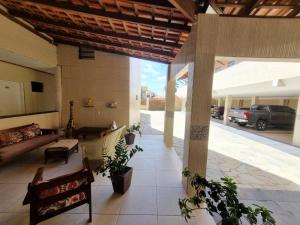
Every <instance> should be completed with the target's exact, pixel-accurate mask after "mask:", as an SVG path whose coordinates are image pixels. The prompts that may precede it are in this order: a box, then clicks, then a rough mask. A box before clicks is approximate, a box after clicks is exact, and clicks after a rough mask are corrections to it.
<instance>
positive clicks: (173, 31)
mask: <svg viewBox="0 0 300 225" xmlns="http://www.w3.org/2000/svg"><path fill="white" fill-rule="evenodd" d="M0 4H2V5H3V6H4V7H5V8H6V9H7V10H8V14H9V16H14V17H20V18H22V19H24V20H25V21H26V22H28V23H30V24H31V25H32V26H33V27H34V28H35V30H36V31H38V32H42V33H45V34H47V35H48V36H50V37H52V38H53V40H54V42H55V43H63V44H69V45H75V46H84V47H89V48H93V49H97V50H101V51H105V52H111V53H117V54H121V55H127V56H132V57H137V58H141V59H147V60H153V61H157V62H162V63H170V62H172V60H173V59H174V57H175V56H176V54H177V53H178V52H179V50H180V48H181V46H182V44H183V43H184V42H185V41H186V39H187V37H188V35H189V32H190V29H191V26H192V22H193V21H194V20H195V15H196V14H197V13H205V12H206V9H207V7H208V5H209V4H210V5H211V6H212V7H213V8H214V9H215V11H216V12H217V13H218V14H221V15H227V16H263V17H268V16H269V17H270V16H272V17H274V16H280V17H297V16H300V15H299V14H300V13H299V12H300V11H299V7H300V6H299V4H300V0H210V1H209V0H194V1H192V0H0Z"/></svg>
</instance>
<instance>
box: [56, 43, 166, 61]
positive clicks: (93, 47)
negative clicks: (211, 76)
mask: <svg viewBox="0 0 300 225" xmlns="http://www.w3.org/2000/svg"><path fill="white" fill-rule="evenodd" d="M55 42H56V43H60V44H66V45H72V46H76V47H85V48H91V49H94V50H98V51H102V52H107V53H112V54H117V55H124V56H128V57H134V58H138V59H144V60H149V61H153V62H159V63H164V64H170V61H163V60H157V59H154V58H150V57H144V56H137V55H131V54H128V53H125V52H121V51H117V50H112V49H106V48H100V47H97V46H92V45H88V44H86V45H82V44H80V43H79V42H72V41H66V40H62V39H55Z"/></svg>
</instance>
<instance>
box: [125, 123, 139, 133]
mask: <svg viewBox="0 0 300 225" xmlns="http://www.w3.org/2000/svg"><path fill="white" fill-rule="evenodd" d="M126 131H127V133H128V134H134V133H136V132H138V133H139V135H142V130H141V124H140V123H138V124H133V125H132V126H130V127H129V128H127V129H126Z"/></svg>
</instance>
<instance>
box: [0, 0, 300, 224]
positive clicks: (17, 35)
mask: <svg viewBox="0 0 300 225" xmlns="http://www.w3.org/2000/svg"><path fill="white" fill-rule="evenodd" d="M299 17H300V11H299V3H298V2H297V1H293V0H288V1H285V0H282V1H275V0H272V1H262V0H258V1H252V0H247V1H242V0H241V1H235V2H234V3H233V2H229V1H221V0H212V1H208V0H206V1H202V0H196V1H192V0H188V1H187V0H185V1H182V0H169V1H167V0H164V1H157V0H153V1H145V0H97V1H96V0H55V1H43V0H24V1H19V0H0V27H1V28H2V29H1V31H0V33H1V35H0V82H1V83H0V85H1V86H0V87H1V88H0V100H1V101H0V103H1V109H0V129H1V131H0V137H1V140H0V191H1V196H0V224H6V225H14V224H15V225H17V224H18V225H21V224H29V223H30V224H36V223H37V222H36V220H34V218H33V217H32V216H29V215H32V214H33V213H32V212H33V209H32V208H31V209H30V208H29V206H28V205H25V206H24V205H22V201H23V199H24V197H25V196H26V201H29V200H28V199H30V201H32V202H34V201H35V200H38V201H39V203H38V204H37V205H38V206H40V205H42V206H43V204H46V203H47V201H48V200H45V198H46V199H47V198H48V199H52V201H54V200H56V199H59V197H62V196H63V195H64V192H68V193H67V194H68V196H67V197H68V198H66V199H65V200H66V201H64V203H63V204H65V205H67V204H69V202H68V201H70V202H71V204H73V206H74V207H75V206H78V207H76V208H74V209H72V210H68V211H66V212H65V213H63V214H60V215H57V216H55V217H53V218H50V217H52V216H51V215H54V214H55V213H54V214H53V211H51V210H54V211H59V210H60V209H58V210H57V208H54V209H51V208H50V213H49V215H50V216H49V218H48V217H47V216H45V218H46V221H43V222H41V224H59V225H60V224H65V225H68V224H74V225H75V224H76V225H77V224H78V225H79V224H82V225H83V224H103V225H143V224H144V225H168V224H170V225H171V224H172V225H173V224H176V225H177V224H178V225H182V224H186V223H187V222H186V221H185V220H184V218H183V217H182V215H181V212H180V210H179V206H178V199H179V198H182V197H185V196H190V195H191V194H192V193H193V192H194V190H193V187H192V186H191V183H190V180H189V179H186V178H183V176H182V170H183V168H188V169H189V170H190V171H191V172H192V173H198V174H200V175H201V176H203V177H208V178H210V177H211V178H219V177H220V176H223V175H225V174H220V173H219V171H217V172H216V173H215V174H214V175H216V174H217V173H218V174H217V176H209V173H208V172H212V171H209V170H210V169H211V168H210V167H209V164H210V160H209V158H208V143H209V140H208V138H209V129H210V119H209V117H210V103H211V97H212V93H211V92H212V77H213V73H214V69H215V67H216V65H215V59H216V57H221V60H222V57H236V58H239V57H246V58H247V57H249V58H252V57H253V58H260V59H262V60H263V59H264V58H268V59H271V60H272V59H279V58H280V59H284V60H287V61H288V60H294V61H299V58H300V33H299V32H300V30H299V27H300V21H299V19H298V18H299ZM139 59H142V60H149V61H154V62H159V63H164V64H167V65H168V75H167V77H166V82H167V87H166V111H165V114H164V117H165V119H164V124H162V123H161V124H160V127H161V128H163V129H161V130H159V131H157V130H155V128H153V127H151V125H150V126H149V124H146V126H147V127H146V128H145V130H148V131H149V133H147V134H145V135H142V136H141V137H138V136H136V139H135V143H134V144H138V145H140V146H141V147H142V148H143V149H144V152H138V153H137V154H136V155H135V157H134V158H133V159H132V160H131V161H130V164H129V166H131V167H132V168H133V170H134V172H133V176H132V184H131V187H130V188H129V190H128V191H127V192H126V193H125V194H123V195H120V194H116V193H114V190H113V188H112V184H111V181H110V179H109V178H107V177H102V176H101V174H99V175H96V173H95V172H94V173H93V174H94V177H95V182H93V183H92V177H93V176H92V175H91V174H92V172H91V171H92V170H91V169H90V167H89V163H88V162H90V163H91V162H92V160H95V159H96V160H98V161H97V162H103V158H102V156H103V155H105V154H107V153H109V154H111V155H113V156H115V154H116V152H117V149H114V147H115V146H116V144H117V143H118V141H119V140H120V139H122V140H123V137H124V135H123V134H124V133H125V132H126V129H125V128H130V127H131V126H132V125H134V124H138V123H139V122H140V121H141V118H140V99H141V82H140V79H141V78H140V69H141V64H140V61H139ZM218 59H219V58H218ZM182 76H185V77H186V78H187V79H188V98H187V105H186V109H187V112H186V115H185V119H184V121H185V132H184V151H183V159H182V161H181V160H180V157H178V155H177V154H176V152H175V150H174V143H173V134H174V131H173V127H174V118H175V117H174V111H175V107H174V105H175V100H174V99H175V91H176V80H177V79H178V78H180V77H182ZM299 91H300V90H299ZM298 109H299V110H298V111H299V112H297V120H296V125H295V134H297V136H296V137H295V139H299V140H300V134H299V132H296V131H298V130H299V129H300V117H299V114H300V108H299V106H298ZM142 119H144V118H142ZM147 119H149V118H147ZM147 119H146V120H147ZM150 119H151V118H150ZM142 122H143V121H142ZM28 126H29V127H30V129H29V130H28ZM33 128H34V129H33ZM91 130H92V131H93V132H91ZM123 130H124V131H123ZM79 131H80V132H79ZM122 132H123V133H122ZM127 133H130V131H127ZM298 134H299V135H298ZM47 135H48V136H47ZM89 135H91V136H94V139H93V141H94V142H92V143H97V144H98V143H102V144H103V143H104V144H103V146H102V145H101V152H100V151H98V146H96V145H95V146H96V147H94V148H92V149H91V148H89V147H88V146H93V145H89V144H87V143H88V141H90V139H89V137H88V138H87V140H86V136H89ZM222 136H224V137H225V136H226V132H224V133H223V134H222ZM34 138H39V141H36V142H35V143H32V142H34ZM47 138H48V139H47ZM109 138H110V139H109ZM62 139H63V140H64V141H65V142H67V143H69V145H70V146H68V145H67V146H62V142H60V141H61V140H62ZM100 139H101V141H99V140H100ZM35 140H37V139H35ZM68 140H69V142H68ZM103 140H104V141H103ZM30 141H31V142H30ZM53 141H56V147H53V145H55V144H53V143H52V142H53ZM50 142H51V143H50ZM237 142H238V140H237ZM22 143H26V144H24V145H22ZM28 143H29V144H28ZM49 143H50V144H49ZM70 143H71V144H70ZM112 145H114V146H112ZM128 145H129V144H128ZM20 146H21V147H20ZM32 146H36V147H32ZM41 146H42V147H41ZM51 146H52V147H51ZM77 147H78V148H77ZM51 148H52V151H53V152H54V153H55V151H56V153H61V152H64V157H65V161H63V160H57V161H51V162H50V163H47V164H46V163H45V162H44V161H47V160H45V158H44V157H45V155H46V153H44V151H45V150H47V151H48V150H49V149H50V150H51ZM53 149H54V150H53ZM77 149H78V152H76V151H77ZM107 149H109V150H111V149H113V150H112V152H110V151H107V152H106V150H107ZM130 149H132V146H131V147H129V150H130ZM10 150H11V151H10ZM50 150H49V151H50ZM71 150H72V151H75V152H74V153H73V154H71ZM69 151H70V152H69ZM88 151H89V153H91V154H88ZM126 151H127V150H126ZM102 153H103V154H102ZM127 153H128V152H127ZM57 155H59V154H57ZM87 155H88V156H89V157H90V156H91V158H89V159H86V161H84V162H83V164H84V165H83V167H82V159H83V158H84V157H86V156H87ZM99 155H101V157H100V156H99ZM59 156H61V155H59ZM93 157H94V158H93ZM97 157H98V158H97ZM213 159H214V158H213ZM240 160H242V159H240ZM236 161H238V160H229V161H226V159H222V160H221V162H219V163H220V164H221V163H227V164H230V166H232V165H235V164H236V163H237V162H236ZM39 167H45V171H44V178H45V179H48V178H54V177H58V176H60V175H66V174H69V173H72V172H74V171H77V170H78V169H80V168H82V170H81V171H80V172H78V173H76V174H75V178H76V180H75V184H74V183H70V182H69V183H66V184H65V185H66V186H67V188H66V187H65V186H63V185H56V186H54V188H58V189H59V191H58V194H57V193H56V196H54V197H53V196H52V195H50V197H49V194H48V191H49V192H51V191H52V189H49V188H48V189H46V194H45V195H46V197H45V196H43V194H41V193H39V194H41V195H38V197H37V198H35V197H34V196H35V195H32V194H27V195H26V193H30V191H32V190H35V191H37V192H39V191H40V189H39V188H40V187H44V188H45V187H47V185H49V183H48V184H47V182H49V181H46V182H43V179H42V178H41V174H40V170H39V169H38V168H39ZM242 169H244V170H247V171H246V172H247V173H248V169H249V170H250V171H252V170H251V168H247V167H243V168H242ZM35 174H36V177H35V179H34V180H33V177H34V176H35ZM83 174H84V176H86V177H85V178H84V179H81V178H82V176H83ZM117 175H119V174H117ZM290 178H292V176H291V177H290ZM69 179H70V177H68V178H66V177H63V178H59V182H60V183H62V182H63V181H65V180H67V181H69ZM242 179H245V178H244V177H242V176H241V180H242ZM239 181H240V180H238V181H237V182H239ZM30 182H32V183H31V184H30ZM293 182H294V180H292V181H291V183H289V185H291V187H292V186H293ZM60 183H59V184H60ZM91 183H92V184H91ZM295 183H297V181H295ZM54 184H56V183H54ZM34 185H36V186H38V188H37V189H35V187H34ZM39 185H40V186H39ZM51 185H52V184H51ZM69 186H70V187H69ZM253 186H255V184H253ZM32 187H34V188H32ZM51 187H52V186H51ZM293 187H294V186H293ZM68 188H70V190H69V189H68ZM72 188H74V189H72ZM76 188H77V189H78V190H75V189H76ZM84 188H86V189H84ZM88 188H89V189H88ZM27 189H28V192H27ZM274 189H276V185H274ZM295 189H296V188H295ZM76 191H78V192H76ZM80 191H82V192H80ZM277 191H278V190H277V189H276V190H275V192H276V194H278V195H280V194H281V193H278V192H277ZM42 193H43V192H42ZM74 193H76V195H73V196H72V195H71V194H74ZM249 193H250V192H248V191H245V192H242V193H241V195H245V196H247V194H249ZM47 194H48V195H47ZM77 194H78V196H77ZM252 194H257V193H256V192H255V193H252ZM250 195H251V193H250ZM57 196H59V197H57ZM44 197H45V198H44ZM69 197H70V198H72V197H74V198H75V200H74V199H69ZM285 197H287V196H282V199H284V198H285ZM77 198H78V199H77ZM287 198H288V197H287ZM73 200H74V201H75V203H74V202H72V201H73ZM246 200H251V199H247V198H246ZM26 201H25V202H26ZM80 201H82V202H84V203H88V204H89V206H88V204H85V205H83V206H79V203H80ZM32 202H31V203H32ZM49 202H51V201H50V200H49ZM56 203H58V205H59V207H62V206H61V205H62V204H61V202H59V201H57V202H56ZM249 203H251V201H249ZM50 206H51V207H52V205H50ZM69 206H70V205H67V207H69ZM266 206H267V207H269V206H268V205H266ZM55 207H56V206H55ZM67 207H66V208H67ZM270 208H272V209H273V206H270ZM38 209H39V210H40V209H41V207H40V208H38ZM68 209H69V208H68ZM89 210H90V214H89ZM297 210H298V208H297V206H295V211H297ZM274 212H275V213H276V215H274V217H275V218H276V219H278V224H279V225H280V223H281V222H282V218H281V215H279V216H278V215H277V213H278V212H279V210H276V211H275V210H274ZM39 213H41V212H40V211H39ZM51 213H52V214H51ZM193 215H194V216H193V217H192V218H191V220H189V223H188V224H195V225H196V224H198V225H200V224H201V225H214V224H216V223H215V221H214V219H213V218H212V217H211V216H210V215H209V214H208V213H207V212H206V211H205V210H200V211H197V213H195V214H193ZM89 216H90V218H91V217H93V220H92V221H88V219H89ZM294 221H296V220H294ZM294 221H292V222H291V223H290V221H289V222H287V223H285V221H283V222H282V224H293V225H296V224H295V223H293V222H294Z"/></svg>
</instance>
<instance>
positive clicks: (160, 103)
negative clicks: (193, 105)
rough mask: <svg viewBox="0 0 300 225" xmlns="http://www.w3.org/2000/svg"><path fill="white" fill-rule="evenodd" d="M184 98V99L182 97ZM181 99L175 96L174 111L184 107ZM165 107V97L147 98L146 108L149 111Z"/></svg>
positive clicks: (162, 109) (181, 109) (160, 109)
mask: <svg viewBox="0 0 300 225" xmlns="http://www.w3.org/2000/svg"><path fill="white" fill-rule="evenodd" d="M183 100H185V99H183ZM183 100H182V99H181V98H180V97H178V96H175V109H174V110H175V111H184V110H185V107H184V103H183ZM165 109H166V99H164V98H152V99H151V98H150V99H149V106H148V110H150V111H165Z"/></svg>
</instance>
